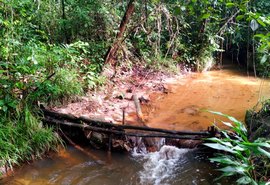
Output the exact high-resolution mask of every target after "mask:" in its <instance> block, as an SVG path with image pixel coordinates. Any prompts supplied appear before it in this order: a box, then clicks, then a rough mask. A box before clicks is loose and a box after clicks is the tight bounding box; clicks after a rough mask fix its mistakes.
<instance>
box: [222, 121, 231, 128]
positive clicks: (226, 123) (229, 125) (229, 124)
mask: <svg viewBox="0 0 270 185" xmlns="http://www.w3.org/2000/svg"><path fill="white" fill-rule="evenodd" d="M222 123H223V124H224V125H226V126H228V127H233V125H232V124H231V123H229V122H224V121H222Z"/></svg>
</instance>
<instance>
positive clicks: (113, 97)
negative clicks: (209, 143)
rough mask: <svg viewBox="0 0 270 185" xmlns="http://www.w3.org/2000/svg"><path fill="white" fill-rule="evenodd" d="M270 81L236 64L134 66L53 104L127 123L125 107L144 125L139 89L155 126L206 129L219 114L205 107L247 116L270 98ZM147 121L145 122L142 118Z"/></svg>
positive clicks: (64, 110) (130, 117) (133, 121)
mask: <svg viewBox="0 0 270 185" xmlns="http://www.w3.org/2000/svg"><path fill="white" fill-rule="evenodd" d="M269 87H270V82H269V80H262V79H259V78H254V77H248V76H246V73H245V71H241V70H237V69H235V66H230V65H228V66H224V68H223V69H222V70H213V71H208V72H204V73H186V74H185V75H184V74H181V75H180V74H179V75H174V76H172V75H169V74H165V73H161V72H154V71H147V70H145V69H141V68H134V69H133V70H132V71H129V72H122V73H121V74H120V75H118V76H117V77H116V78H115V79H114V80H113V81H111V82H109V83H108V84H107V85H106V86H104V87H102V88H100V89H99V90H97V91H95V92H89V93H88V94H87V96H85V97H82V98H81V99H80V101H79V102H75V103H71V104H68V105H67V106H63V107H54V108H53V109H54V110H56V111H59V112H62V113H70V114H74V115H76V116H79V115H83V116H88V117H100V118H102V119H105V120H106V121H112V122H114V123H121V122H122V118H123V109H125V113H126V116H125V120H126V123H129V124H138V123H139V121H138V119H137V116H136V109H135V105H134V101H133V99H132V95H133V94H137V95H138V97H139V99H140V103H141V105H142V112H143V116H144V117H143V120H144V122H145V124H146V125H148V126H151V127H159V128H166V129H171V130H205V129H206V128H207V127H208V126H210V125H212V123H213V122H214V120H219V119H222V120H224V118H220V117H218V116H215V115H212V114H210V113H207V112H204V111H203V110H206V109H207V110H214V111H219V112H222V113H225V114H228V115H231V116H234V117H236V118H237V119H239V120H241V121H244V116H245V112H246V110H247V109H250V108H252V107H253V106H254V105H256V103H257V102H258V100H260V99H266V98H269V97H270V92H269V90H268V89H270V88H269ZM141 124H142V123H141Z"/></svg>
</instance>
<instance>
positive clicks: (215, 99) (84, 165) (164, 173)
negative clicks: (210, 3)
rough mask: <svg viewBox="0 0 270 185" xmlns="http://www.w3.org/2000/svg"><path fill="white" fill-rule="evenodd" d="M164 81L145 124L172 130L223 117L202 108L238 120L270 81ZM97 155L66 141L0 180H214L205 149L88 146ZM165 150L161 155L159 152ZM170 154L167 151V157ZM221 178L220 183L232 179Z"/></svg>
mask: <svg viewBox="0 0 270 185" xmlns="http://www.w3.org/2000/svg"><path fill="white" fill-rule="evenodd" d="M168 86H169V91H170V92H171V93H169V95H168V96H159V95H154V96H155V97H154V99H155V101H154V103H153V106H152V107H154V109H152V111H151V112H150V114H149V116H148V118H147V119H148V122H147V124H148V125H149V126H152V127H160V128H167V129H175V130H203V129H205V128H207V126H210V125H211V124H212V123H213V121H214V120H218V119H222V120H224V118H221V117H217V116H215V115H213V114H209V113H207V112H203V111H201V110H204V109H209V110H215V111H220V112H223V113H225V114H229V115H231V116H234V117H236V118H237V119H239V120H241V121H243V120H244V116H245V111H246V110H247V109H249V108H252V107H253V106H254V105H255V104H256V103H257V102H258V100H262V99H266V98H269V97H270V96H269V95H270V82H269V80H262V79H259V78H257V79H256V78H254V77H248V76H246V75H245V72H243V71H239V70H236V69H232V68H230V67H227V68H226V69H223V70H217V71H209V72H205V73H196V74H195V73H194V74H190V75H188V76H186V77H183V78H180V79H178V80H177V82H175V83H171V84H169V85H168ZM88 150H89V151H90V152H92V153H93V154H94V155H96V156H98V157H99V159H100V160H99V161H98V162H97V161H95V160H94V159H92V158H90V157H89V156H87V155H85V154H84V153H81V152H80V151H78V150H76V149H75V148H73V147H71V146H68V147H67V148H66V150H62V151H61V152H60V153H59V154H57V155H54V156H53V157H49V158H45V159H42V160H38V161H35V162H33V163H31V164H28V165H24V166H22V167H20V168H19V169H18V170H17V171H16V172H15V174H14V176H13V177H9V178H6V179H4V180H3V181H1V182H0V183H2V184H8V185H17V184H18V185H44V184H53V185H58V184H59V185H77V184H78V185H88V184H90V185H102V184H104V185H107V184H108V185H126V184H130V185H133V184H134V185H135V184H143V185H144V184H146V185H148V184H149V185H152V184H155V185H159V184H170V185H176V184H183V185H190V184H194V185H195V184H199V185H210V184H217V183H216V182H214V179H215V178H216V177H218V176H219V175H220V174H219V173H218V172H217V171H216V170H215V169H216V168H217V166H216V165H214V164H211V163H210V162H209V161H208V160H207V156H206V154H205V153H204V152H202V151H200V150H196V149H178V148H175V147H172V146H163V147H162V148H161V149H160V151H158V152H153V153H137V152H136V151H134V152H132V153H131V154H129V155H127V154H126V153H112V154H111V156H108V154H107V152H105V151H97V150H93V149H88ZM164 153H166V155H164ZM168 156H169V157H168ZM233 182H234V180H232V179H223V180H222V181H219V182H218V183H219V184H224V185H225V184H233Z"/></svg>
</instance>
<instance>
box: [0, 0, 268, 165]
mask: <svg viewBox="0 0 270 185" xmlns="http://www.w3.org/2000/svg"><path fill="white" fill-rule="evenodd" d="M269 10H270V1H269V0H233V1H232V0H177V1H176V0H163V1H161V0H129V1H126V0H122V1H118V0H111V1H110V0H43V1H41V0H0V166H3V165H7V166H8V167H10V168H12V166H13V165H14V164H18V163H20V162H23V161H25V160H31V159H33V158H36V157H39V156H41V155H42V154H43V153H44V152H46V151H48V150H51V149H56V147H57V145H58V144H59V142H61V141H60V139H59V138H58V137H57V135H56V134H54V133H53V131H52V130H51V129H50V128H46V127H44V126H42V124H41V121H40V120H41V117H40V116H39V109H38V106H39V104H40V103H45V104H53V103H54V102H59V101H60V102H61V101H62V100H64V99H68V98H70V97H72V96H74V95H82V94H83V93H84V92H86V91H87V90H89V89H94V88H96V87H97V86H100V85H102V84H104V83H106V80H109V79H110V78H111V77H112V76H113V74H110V75H107V74H104V73H103V72H104V69H105V68H111V69H112V70H113V71H114V73H115V70H117V67H118V66H119V65H126V66H128V67H132V65H141V66H144V67H145V68H153V69H156V70H160V69H164V68H169V69H172V68H174V67H175V66H177V65H178V66H181V67H184V68H187V69H189V70H193V71H203V70H207V69H209V68H210V67H211V66H213V65H222V59H223V57H224V55H226V56H228V57H231V59H232V60H233V61H234V62H235V63H237V64H238V65H240V66H242V67H245V68H246V69H247V72H248V73H249V72H250V71H251V72H254V74H255V75H258V76H264V77H269V76H270V70H269V68H270V32H269V28H270V13H269Z"/></svg>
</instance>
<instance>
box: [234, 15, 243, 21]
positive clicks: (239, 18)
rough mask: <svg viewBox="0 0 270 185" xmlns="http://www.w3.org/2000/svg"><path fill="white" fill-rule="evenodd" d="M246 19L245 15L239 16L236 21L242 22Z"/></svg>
mask: <svg viewBox="0 0 270 185" xmlns="http://www.w3.org/2000/svg"><path fill="white" fill-rule="evenodd" d="M244 17H245V16H244V15H238V16H237V17H236V20H237V21H240V20H242V19H243V18H244Z"/></svg>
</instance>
